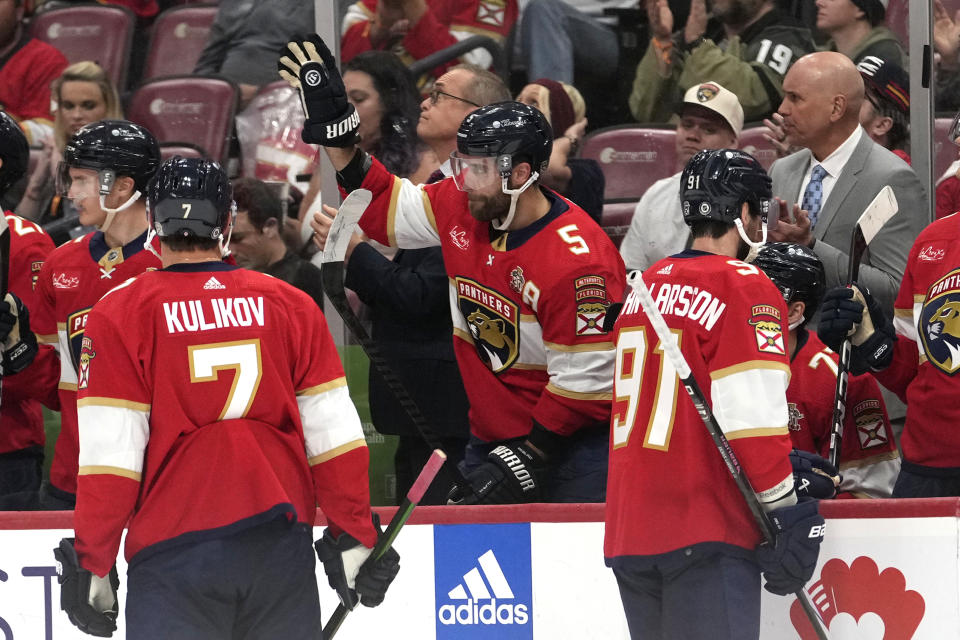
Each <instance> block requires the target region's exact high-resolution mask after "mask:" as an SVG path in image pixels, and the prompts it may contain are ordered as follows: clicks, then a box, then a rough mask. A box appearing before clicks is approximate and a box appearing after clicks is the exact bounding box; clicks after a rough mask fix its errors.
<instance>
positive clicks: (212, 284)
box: [203, 276, 227, 289]
mask: <svg viewBox="0 0 960 640" xmlns="http://www.w3.org/2000/svg"><path fill="white" fill-rule="evenodd" d="M203 288H204V289H226V288H227V287H226V286H225V285H223V283H221V282H220V281H219V280H217V279H216V278H214V277H213V276H210V279H209V280H207V281H206V283H204V285H203Z"/></svg>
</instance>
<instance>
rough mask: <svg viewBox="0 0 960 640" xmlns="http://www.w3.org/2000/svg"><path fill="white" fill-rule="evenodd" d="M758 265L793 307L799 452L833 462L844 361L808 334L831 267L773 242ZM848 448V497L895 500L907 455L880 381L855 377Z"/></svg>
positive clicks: (843, 462) (793, 402) (794, 421)
mask: <svg viewBox="0 0 960 640" xmlns="http://www.w3.org/2000/svg"><path fill="white" fill-rule="evenodd" d="M754 264H755V265H757V266H758V267H760V269H761V270H763V272H764V273H766V274H767V276H768V277H769V278H770V279H771V280H772V281H773V283H774V284H775V285H777V289H779V290H780V293H781V294H782V295H783V299H784V300H785V301H786V303H787V322H788V323H789V335H788V340H787V353H788V354H789V355H790V374H791V375H790V386H789V387H788V388H787V408H788V410H789V412H790V422H789V427H790V438H791V439H792V440H793V446H794V447H796V448H797V449H799V450H801V451H804V452H810V453H815V454H819V455H820V456H823V457H824V458H827V457H829V451H830V429H831V425H832V420H833V408H834V391H835V390H836V385H837V363H838V362H839V357H838V356H837V354H836V353H835V352H834V351H832V350H831V349H830V348H828V347H827V346H826V345H824V344H823V342H821V341H820V339H819V338H818V337H817V336H816V335H815V334H813V333H810V332H809V331H807V329H806V328H805V326H806V324H807V321H809V320H810V319H811V318H813V317H814V314H816V312H817V308H818V307H819V306H820V299H821V298H822V297H823V293H824V289H825V287H824V282H825V281H826V275H825V273H824V269H823V263H822V262H821V261H820V258H819V257H818V256H817V254H815V253H814V252H813V251H811V250H810V249H807V248H806V247H804V246H801V245H798V244H791V243H786V242H771V243H769V244H767V245H765V246H764V247H763V249H761V250H760V254H759V255H758V256H757V259H756V260H755V261H754ZM841 443H842V445H841V450H840V458H839V459H840V473H841V474H842V475H843V481H842V482H841V483H840V486H839V491H841V492H843V493H842V494H841V496H843V497H854V496H855V497H861V498H889V497H890V495H891V492H892V491H893V483H894V481H895V480H896V478H897V474H898V473H899V472H900V454H899V452H898V451H897V443H896V441H895V440H894V437H893V432H892V431H891V429H890V421H889V420H888V419H887V409H886V405H884V403H883V396H882V395H881V394H880V387H879V386H878V385H877V381H876V380H875V379H874V378H873V376H872V375H869V374H865V375H860V376H850V377H849V381H848V388H847V411H846V412H845V422H844V435H843V438H842V439H841ZM817 462H819V460H817ZM824 462H825V461H824ZM828 473H829V474H830V475H833V474H835V473H836V470H834V469H829V471H828ZM805 480H806V482H808V483H811V482H812V483H816V484H818V485H821V484H822V485H826V483H827V482H828V479H827V478H826V477H825V475H821V474H816V473H814V474H813V475H808V476H805ZM798 482H802V480H798ZM830 484H832V483H830ZM813 495H814V497H824V498H829V497H832V496H831V495H817V494H816V493H814V494H813Z"/></svg>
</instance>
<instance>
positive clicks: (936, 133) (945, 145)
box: [933, 118, 960, 181]
mask: <svg viewBox="0 0 960 640" xmlns="http://www.w3.org/2000/svg"><path fill="white" fill-rule="evenodd" d="M951 124H953V118H937V119H936V120H934V126H933V179H934V181H936V180H938V179H939V178H940V176H942V175H943V172H944V171H946V170H947V169H949V168H950V165H951V163H953V161H954V160H956V159H957V157H958V151H960V150H958V149H957V146H956V145H954V144H953V142H952V141H951V140H949V139H948V138H947V133H948V132H949V131H950V125H951Z"/></svg>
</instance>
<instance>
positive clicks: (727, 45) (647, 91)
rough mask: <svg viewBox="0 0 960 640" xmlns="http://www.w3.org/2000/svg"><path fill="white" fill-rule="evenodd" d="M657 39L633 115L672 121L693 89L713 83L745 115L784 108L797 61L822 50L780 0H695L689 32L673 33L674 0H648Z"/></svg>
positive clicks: (637, 85) (641, 73) (644, 65)
mask: <svg viewBox="0 0 960 640" xmlns="http://www.w3.org/2000/svg"><path fill="white" fill-rule="evenodd" d="M646 6H647V15H648V17H649V20H650V32H651V36H652V37H651V39H650V45H649V46H648V47H647V51H646V53H645V54H644V56H643V59H642V60H641V61H640V64H639V65H638V66H637V74H636V77H635V79H634V83H633V92H632V93H631V94H630V112H631V113H632V114H633V117H634V118H635V119H636V120H637V121H639V122H666V121H667V120H668V119H669V118H670V117H671V115H672V114H673V110H674V108H675V105H676V104H677V103H678V102H680V97H681V96H682V95H683V93H684V92H685V91H686V90H687V89H689V88H690V87H692V86H694V85H697V84H700V83H702V82H706V81H708V80H711V81H713V82H718V83H720V84H722V85H723V86H724V87H726V88H727V89H729V90H730V91H732V92H733V93H734V94H735V95H736V96H737V98H738V99H739V100H740V104H741V106H742V107H743V112H744V117H745V118H746V119H747V120H748V121H749V120H760V119H762V118H764V117H766V116H768V115H770V113H772V112H773V111H775V110H776V108H777V105H778V104H779V103H780V100H781V98H782V97H783V90H782V84H783V78H784V75H785V74H786V73H787V69H789V68H790V65H791V64H792V63H793V61H794V60H796V59H797V58H799V57H800V56H802V55H804V54H805V53H809V52H811V51H813V50H814V49H815V47H814V43H813V40H812V39H811V37H810V31H809V30H808V29H807V28H806V27H805V26H803V24H801V23H800V22H799V21H798V20H796V19H794V18H792V17H791V16H789V15H787V14H785V13H783V12H782V11H780V10H779V9H778V8H776V4H775V2H774V0H714V2H713V18H714V20H711V21H709V22H708V20H707V11H706V6H705V4H704V0H692V4H691V8H690V15H689V17H688V18H687V23H686V25H685V27H684V28H683V30H682V31H678V32H677V33H675V34H674V33H672V32H673V28H674V24H673V13H672V12H671V11H670V7H669V6H668V5H667V0H646Z"/></svg>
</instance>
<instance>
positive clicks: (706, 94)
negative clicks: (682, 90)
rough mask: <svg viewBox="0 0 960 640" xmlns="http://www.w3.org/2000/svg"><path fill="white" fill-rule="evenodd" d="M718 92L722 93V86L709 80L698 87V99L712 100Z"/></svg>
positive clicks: (703, 100) (701, 100) (702, 100)
mask: <svg viewBox="0 0 960 640" xmlns="http://www.w3.org/2000/svg"><path fill="white" fill-rule="evenodd" d="M718 93H720V87H718V86H717V85H715V84H712V83H709V82H707V83H705V84H702V85H700V88H698V89H697V100H699V101H700V102H710V101H711V100H713V99H714V98H716V97H717V94H718Z"/></svg>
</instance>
